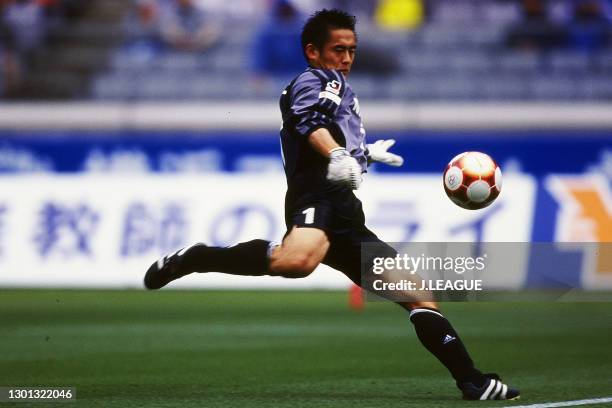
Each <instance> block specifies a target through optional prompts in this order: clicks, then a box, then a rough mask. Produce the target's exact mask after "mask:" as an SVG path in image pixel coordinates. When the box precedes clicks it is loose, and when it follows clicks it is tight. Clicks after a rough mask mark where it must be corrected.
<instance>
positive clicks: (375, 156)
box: [366, 139, 404, 167]
mask: <svg viewBox="0 0 612 408" xmlns="http://www.w3.org/2000/svg"><path fill="white" fill-rule="evenodd" d="M394 144H395V140H393V139H388V140H377V141H376V142H374V143H372V144H367V145H366V157H367V158H368V161H374V162H380V163H385V164H388V165H389V166H393V167H399V166H401V165H402V164H404V159H403V158H402V156H398V155H397V154H393V153H389V152H388V151H387V150H389V148H390V147H391V146H393V145H394Z"/></svg>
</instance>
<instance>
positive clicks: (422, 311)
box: [410, 308, 444, 318]
mask: <svg viewBox="0 0 612 408" xmlns="http://www.w3.org/2000/svg"><path fill="white" fill-rule="evenodd" d="M419 313H433V314H435V315H438V316H440V317H444V316H442V313H440V312H436V311H435V310H431V309H423V308H418V309H412V310H411V311H410V318H412V316H414V315H415V314H419Z"/></svg>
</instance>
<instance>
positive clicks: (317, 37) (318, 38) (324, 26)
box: [302, 9, 357, 61]
mask: <svg viewBox="0 0 612 408" xmlns="http://www.w3.org/2000/svg"><path fill="white" fill-rule="evenodd" d="M356 23H357V19H356V18H355V16H352V15H350V14H348V13H347V12H346V11H342V10H338V9H331V10H328V9H323V10H319V11H317V12H315V13H314V14H313V15H311V16H310V18H308V20H306V24H304V27H303V28H302V52H303V53H304V58H306V61H308V57H307V56H306V46H307V45H308V44H310V43H312V44H313V45H314V46H315V47H317V48H318V49H323V46H324V45H325V43H326V42H327V40H328V39H329V32H330V30H337V29H347V30H351V31H352V32H353V33H355V24H356ZM355 36H357V33H355Z"/></svg>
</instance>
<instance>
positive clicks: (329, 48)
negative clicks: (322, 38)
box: [306, 28, 357, 77]
mask: <svg viewBox="0 0 612 408" xmlns="http://www.w3.org/2000/svg"><path fill="white" fill-rule="evenodd" d="M356 48H357V38H356V37H355V33H354V32H352V31H351V30H348V29H345V28H340V29H335V30H330V32H329V39H328V40H327V42H326V43H325V45H323V49H318V48H316V47H315V46H314V45H312V44H309V45H308V46H306V55H307V56H308V59H309V60H310V65H312V66H313V67H314V68H324V69H336V70H338V71H340V72H342V74H344V76H345V77H347V76H348V74H349V72H351V67H352V66H353V62H354V61H355V50H356Z"/></svg>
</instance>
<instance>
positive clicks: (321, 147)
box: [308, 128, 361, 190]
mask: <svg viewBox="0 0 612 408" xmlns="http://www.w3.org/2000/svg"><path fill="white" fill-rule="evenodd" d="M308 141H309V142H310V145H311V146H312V147H313V149H315V150H316V151H317V152H319V153H321V155H323V156H325V157H328V158H329V165H328V167H327V179H328V180H329V181H331V182H333V183H338V184H343V185H346V186H348V187H350V188H352V189H353V190H357V189H358V188H359V185H360V184H361V166H360V165H359V163H357V160H355V158H354V157H352V156H351V155H350V154H349V152H347V151H346V149H345V148H344V147H342V146H340V145H339V144H338V143H337V142H336V141H335V140H334V138H333V137H332V135H331V134H330V133H329V131H328V130H327V129H325V128H319V129H317V130H315V131H314V132H312V133H311V134H310V136H309V137H308Z"/></svg>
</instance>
